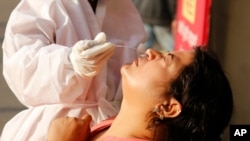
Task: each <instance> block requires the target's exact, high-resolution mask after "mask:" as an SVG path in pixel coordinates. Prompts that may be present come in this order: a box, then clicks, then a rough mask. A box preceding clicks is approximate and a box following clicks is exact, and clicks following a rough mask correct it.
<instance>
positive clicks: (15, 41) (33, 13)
mask: <svg viewBox="0 0 250 141" xmlns="http://www.w3.org/2000/svg"><path fill="white" fill-rule="evenodd" d="M101 31H102V32H105V33H106V35H107V41H109V42H111V43H114V44H117V45H121V46H128V47H130V48H119V49H120V50H115V52H114V54H113V56H112V57H111V58H110V59H109V61H108V62H107V63H106V65H105V66H104V68H103V69H102V71H101V72H100V73H99V74H98V75H97V76H95V77H88V78H87V77H86V78H83V77H80V76H79V75H76V73H75V72H74V70H73V68H72V65H71V63H70V60H69V54H70V52H71V50H72V46H73V45H74V44H75V43H76V42H77V41H79V40H84V39H91V40H92V39H93V38H94V37H95V36H96V35H97V34H98V33H99V32H101ZM145 37H146V33H145V31H144V28H143V23H142V21H141V19H140V17H139V14H138V13H137V11H136V9H135V7H134V6H133V3H132V2H131V1H130V0H99V1H98V5H97V9H96V14H95V13H94V12H93V10H92V8H91V6H90V4H89V2H88V0H21V1H20V3H19V4H18V5H17V7H16V8H15V9H14V10H13V12H12V13H11V16H10V19H9V21H8V24H7V28H6V33H5V39H4V43H3V75H4V77H5V79H6V82H7V83H8V85H9V87H10V89H11V90H12V91H13V93H14V94H15V95H16V97H17V98H18V99H19V101H20V102H21V103H22V104H24V105H25V106H27V107H28V108H27V110H24V111H22V112H20V113H18V114H17V115H16V116H15V117H13V118H12V119H11V120H10V121H9V122H8V123H7V124H6V125H5V127H4V129H3V132H2V134H1V141H44V140H46V135H47V132H48V128H49V124H50V123H51V121H52V120H53V119H55V118H57V117H63V116H75V117H81V116H83V114H84V113H86V112H88V113H89V114H90V115H91V116H92V118H93V120H94V123H93V124H95V123H98V122H99V121H101V120H103V119H105V118H107V117H109V116H112V115H115V114H117V112H118V110H119V105H120V101H121V98H122V95H121V88H120V83H121V81H120V78H121V77H120V67H121V65H122V64H124V63H128V62H129V61H131V58H135V55H136V53H135V50H133V49H131V48H136V47H137V46H138V45H139V43H141V42H144V41H145Z"/></svg>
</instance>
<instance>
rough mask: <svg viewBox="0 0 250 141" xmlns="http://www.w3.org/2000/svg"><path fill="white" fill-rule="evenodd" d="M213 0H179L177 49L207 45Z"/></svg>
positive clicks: (176, 35)
mask: <svg viewBox="0 0 250 141" xmlns="http://www.w3.org/2000/svg"><path fill="white" fill-rule="evenodd" d="M211 3H212V0H178V2H177V11H176V12H177V13H176V21H177V27H176V28H177V29H176V33H175V50H187V49H190V48H192V47H194V46H197V45H207V43H208V38H209V27H210V7H211Z"/></svg>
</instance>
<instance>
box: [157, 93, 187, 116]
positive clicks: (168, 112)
mask: <svg viewBox="0 0 250 141" xmlns="http://www.w3.org/2000/svg"><path fill="white" fill-rule="evenodd" d="M161 109H162V110H163V115H164V117H165V118H174V117H177V116H178V115H179V114H180V113H181V109H182V106H181V104H180V102H179V101H177V100H176V99H175V98H174V97H170V98H169V99H168V100H166V101H164V103H163V104H162V108H161Z"/></svg>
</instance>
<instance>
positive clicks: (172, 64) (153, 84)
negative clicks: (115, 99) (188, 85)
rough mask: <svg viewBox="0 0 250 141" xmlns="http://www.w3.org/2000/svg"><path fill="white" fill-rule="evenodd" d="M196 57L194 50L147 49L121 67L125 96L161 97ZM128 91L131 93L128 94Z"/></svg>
mask: <svg viewBox="0 0 250 141" xmlns="http://www.w3.org/2000/svg"><path fill="white" fill-rule="evenodd" d="M193 58H194V50H189V51H176V52H166V53H161V52H158V51H155V50H152V49H148V50H147V51H146V55H145V57H140V58H138V59H136V60H134V61H133V63H132V64H127V65H124V66H123V67H122V69H121V74H122V84H123V92H124V97H130V95H131V94H132V96H133V97H134V96H135V95H133V94H136V95H137V96H139V98H140V97H141V98H142V97H144V98H146V97H147V96H149V98H150V97H151V98H152V96H153V97H155V98H157V99H158V98H161V97H162V96H163V94H165V93H166V92H167V90H168V86H169V84H170V82H171V81H172V80H173V79H175V78H176V77H177V76H178V74H179V73H180V71H181V70H182V69H183V68H184V67H185V66H187V65H189V64H190V63H191V62H192V61H193ZM126 93H128V94H129V95H128V96H126ZM133 99H135V98H133Z"/></svg>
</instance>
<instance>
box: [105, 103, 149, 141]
mask: <svg viewBox="0 0 250 141" xmlns="http://www.w3.org/2000/svg"><path fill="white" fill-rule="evenodd" d="M131 109H132V110H131ZM146 114H147V113H146V112H142V111H141V110H140V109H137V108H134V107H129V106H128V105H127V106H126V104H122V107H121V110H120V112H119V114H118V115H117V117H116V118H115V120H114V122H113V123H112V125H111V127H110V128H109V129H108V130H107V131H106V132H105V134H104V136H116V137H121V138H141V139H149V138H151V134H150V131H149V130H148V129H147V123H148V122H147V120H146Z"/></svg>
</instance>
